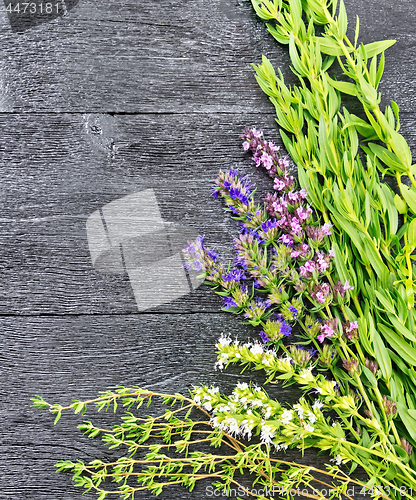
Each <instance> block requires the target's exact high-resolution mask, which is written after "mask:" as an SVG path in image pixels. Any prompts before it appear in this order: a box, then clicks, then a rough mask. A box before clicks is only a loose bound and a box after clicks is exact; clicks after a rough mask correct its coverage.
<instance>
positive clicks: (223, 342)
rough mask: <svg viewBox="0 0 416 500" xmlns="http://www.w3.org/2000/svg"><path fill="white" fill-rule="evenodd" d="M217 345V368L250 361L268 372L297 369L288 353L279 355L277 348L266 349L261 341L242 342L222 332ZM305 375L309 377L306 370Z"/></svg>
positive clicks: (286, 371) (284, 371) (285, 371)
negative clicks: (282, 355) (283, 355)
mask: <svg viewBox="0 0 416 500" xmlns="http://www.w3.org/2000/svg"><path fill="white" fill-rule="evenodd" d="M216 347H217V349H218V359H217V362H216V363H215V369H219V370H222V369H223V368H224V367H225V365H226V364H227V363H233V362H234V363H236V362H249V363H253V364H255V365H256V368H259V369H260V368H263V369H264V370H266V371H267V372H271V371H276V372H281V373H288V372H292V373H294V370H295V367H294V364H293V361H292V359H291V358H290V357H289V356H288V355H286V356H285V357H278V356H277V354H276V351H275V350H271V349H266V348H265V347H264V345H262V344H260V343H259V342H246V343H245V344H240V343H239V342H238V340H235V341H234V342H233V341H232V340H231V338H230V337H229V336H225V335H224V334H221V336H220V338H219V339H218V342H217V344H216ZM305 376H307V377H308V378H309V375H307V374H306V372H305V374H303V375H302V377H305Z"/></svg>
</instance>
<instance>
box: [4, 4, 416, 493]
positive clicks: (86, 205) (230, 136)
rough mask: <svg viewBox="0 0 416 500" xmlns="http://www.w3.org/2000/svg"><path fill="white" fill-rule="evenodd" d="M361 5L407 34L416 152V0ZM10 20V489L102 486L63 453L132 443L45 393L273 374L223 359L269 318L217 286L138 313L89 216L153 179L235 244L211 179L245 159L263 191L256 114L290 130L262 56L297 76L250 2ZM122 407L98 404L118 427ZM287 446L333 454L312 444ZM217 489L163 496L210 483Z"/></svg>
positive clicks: (399, 95)
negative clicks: (95, 258)
mask: <svg viewBox="0 0 416 500" xmlns="http://www.w3.org/2000/svg"><path fill="white" fill-rule="evenodd" d="M345 3H346V7H347V12H348V15H349V19H350V28H353V26H354V16H355V15H356V14H358V15H359V16H360V19H361V34H362V40H363V41H364V43H368V42H371V41H374V40H381V39H386V38H395V39H397V43H396V45H395V46H393V47H392V48H391V49H389V51H388V53H387V56H386V71H385V75H384V78H383V80H382V83H381V87H380V90H381V91H382V94H383V100H382V102H383V104H387V103H388V102H389V101H390V100H391V99H394V100H395V101H396V102H397V103H398V104H399V106H400V108H401V111H402V131H403V133H404V135H405V137H406V139H407V140H408V141H409V145H410V146H411V149H412V152H413V155H414V156H415V154H416V138H415V132H414V131H415V121H416V113H415V112H414V105H415V97H414V96H415V92H414V87H415V80H414V73H415V67H416V56H415V52H414V50H413V49H414V45H415V42H416V36H415V34H414V32H415V30H414V27H415V22H416V14H415V12H414V6H413V4H414V2H413V0H401V2H399V3H397V2H396V3H395V4H394V6H393V4H392V3H391V2H389V1H388V0H377V1H376V0H369V1H367V2H361V1H359V0H346V2H345ZM0 29H1V33H0V50H1V57H0V130H1V142H0V176H1V179H2V182H1V186H0V241H1V244H2V254H1V260H0V269H1V273H0V294H1V297H2V300H1V301H0V324H1V332H2V333H1V335H0V361H1V363H0V380H1V382H0V398H1V401H2V405H1V409H0V422H1V423H2V433H1V436H0V478H1V481H0V482H1V488H0V500H77V499H78V498H79V499H80V498H86V499H87V500H89V499H91V500H92V499H94V498H96V497H95V495H93V494H87V495H85V496H84V497H81V491H79V490H77V489H76V488H74V487H73V486H72V482H71V478H70V476H69V475H66V474H55V473H54V467H53V464H54V463H55V462H56V461H57V460H59V459H62V458H68V459H78V458H79V459H83V460H86V461H88V460H91V459H93V458H95V457H97V456H98V457H102V458H106V457H108V458H110V457H112V456H116V452H109V451H108V450H106V449H105V448H104V447H103V446H101V445H100V444H99V442H97V441H96V440H89V439H87V438H85V437H83V436H82V435H81V434H80V433H79V432H78V431H77V430H76V429H75V426H76V425H77V424H78V423H80V421H81V418H80V417H76V416H73V415H66V416H65V417H63V418H62V419H61V421H60V422H59V425H58V426H56V427H54V426H53V422H52V418H51V415H49V414H48V413H46V412H43V413H42V412H40V411H37V410H34V409H32V408H31V407H30V401H29V399H30V397H32V396H33V395H34V394H36V393H39V394H42V395H43V396H44V397H45V398H46V399H49V400H51V401H54V402H55V401H60V402H66V401H69V400H71V399H73V398H77V399H78V398H88V397H90V396H94V395H95V394H96V393H97V392H99V391H101V390H105V389H108V388H114V387H115V386H116V385H117V384H125V385H132V384H140V385H143V386H146V387H149V388H152V389H155V390H156V389H159V390H161V391H162V390H163V391H166V392H167V391H182V392H183V391H186V390H187V389H188V388H189V387H190V386H191V385H192V384H196V383H210V382H214V383H215V384H217V385H220V387H221V389H223V390H224V391H227V390H231V388H232V387H233V384H235V383H236V382H237V381H238V380H241V381H243V380H245V381H249V380H253V381H255V382H257V383H261V382H262V381H263V375H262V374H261V373H257V374H252V373H246V374H245V375H240V374H239V371H238V370H237V369H229V370H227V371H226V372H224V373H218V372H215V371H214V370H213V363H214V361H215V353H214V344H215V340H216V338H217V337H218V335H219V334H220V332H222V331H226V332H232V333H233V334H238V335H239V337H240V338H242V339H244V338H246V337H247V336H251V337H253V336H255V335H256V332H255V331H253V329H251V328H248V327H247V326H244V325H242V323H241V321H240V320H239V319H238V318H235V317H233V316H230V315H227V314H226V313H219V312H218V311H219V307H220V304H221V301H220V300H219V298H218V297H216V296H215V295H214V294H213V292H212V291H211V290H209V289H208V288H207V287H200V288H199V289H198V290H197V291H196V292H194V293H192V294H190V295H188V296H186V297H183V298H181V299H177V300H176V301H174V302H172V303H170V304H167V305H164V306H159V307H158V308H156V309H154V310H151V311H146V312H145V313H141V314H138V312H137V306H136V303H135V300H134V296H133V293H132V289H131V286H130V283H129V280H128V277H127V275H110V274H106V273H100V272H98V271H96V270H95V269H94V268H93V266H92V262H91V257H90V254H89V249H88V242H87V235H86V227H85V225H86V220H87V218H88V216H89V215H90V214H91V213H92V212H94V211H95V210H97V209H99V208H101V207H102V206H103V205H105V204H106V203H109V202H111V201H113V200H116V199H118V198H121V197H123V196H125V195H128V194H132V193H134V192H137V191H140V190H144V189H148V188H152V189H154V190H155V192H156V194H157V198H158V202H159V205H160V208H161V212H162V216H163V218H164V220H166V221H168V222H172V223H181V224H186V225H189V226H190V227H192V228H195V229H196V230H198V232H200V233H202V234H205V235H206V240H207V242H208V243H209V244H211V245H215V246H217V247H218V248H219V250H220V251H221V253H222V254H223V255H224V256H227V255H229V254H230V248H229V247H230V244H231V242H232V236H233V234H235V232H236V223H235V221H232V220H231V219H230V218H229V217H228V216H227V215H225V214H224V213H223V211H222V210H221V208H220V206H221V205H220V203H219V202H217V201H215V200H214V199H213V198H212V197H210V196H209V187H210V185H211V183H212V181H213V179H214V178H215V176H216V175H217V172H218V169H219V168H220V167H221V168H228V167H230V166H234V167H235V166H237V167H238V168H239V169H240V170H241V171H242V172H244V173H250V175H251V178H252V180H253V181H255V182H256V183H257V184H258V187H259V190H258V197H259V198H261V196H262V195H264V194H265V193H266V192H267V190H268V189H270V181H269V179H268V178H267V177H266V176H265V175H264V174H263V173H261V172H257V171H256V170H255V168H254V167H253V166H252V165H251V164H250V161H249V159H248V158H247V156H246V155H245V154H244V153H243V152H242V150H241V147H240V141H239V139H238V135H239V133H240V132H241V130H242V128H243V127H244V126H245V125H257V126H260V127H263V128H264V129H265V131H266V133H267V134H268V135H269V136H270V137H272V136H273V137H274V138H276V136H277V133H276V130H275V124H274V112H273V109H272V107H271V105H270V103H269V102H268V100H267V99H266V97H265V96H264V95H263V94H262V93H261V91H260V90H259V88H258V87H257V84H256V82H255V78H254V74H253V70H252V68H251V66H250V64H251V63H258V62H260V61H261V55H262V54H266V55H267V56H268V57H269V58H270V59H271V60H272V62H273V64H274V65H275V66H276V67H281V69H282V71H283V74H284V75H285V78H286V80H287V81H288V82H289V83H290V82H294V81H295V80H294V77H293V75H292V74H291V73H290V70H289V57H288V53H287V50H286V48H282V47H278V46H277V45H276V44H275V43H274V42H273V40H272V39H271V38H270V37H269V36H268V35H267V33H266V30H265V28H264V26H263V24H262V23H261V22H259V21H258V20H257V19H256V18H255V16H254V14H253V13H252V11H251V8H250V6H249V3H248V2H246V1H244V0H212V1H210V2H206V1H204V0H185V1H180V0H161V1H158V2H154V1H151V0H141V1H140V2H137V0H124V1H122V2H120V1H116V0H107V1H105V2H96V1H93V0H80V3H79V4H78V6H77V7H76V8H75V9H74V10H73V11H71V12H70V14H69V16H68V17H66V18H60V19H59V20H56V21H54V22H51V23H49V24H45V25H41V26H39V27H37V28H34V29H32V30H28V31H26V32H25V33H24V34H19V35H18V34H14V33H12V32H11V30H10V27H9V26H8V21H7V16H6V13H5V12H4V10H3V9H2V8H0ZM346 102H347V104H348V105H349V107H351V109H353V110H357V109H358V107H357V105H356V104H355V103H354V101H353V100H348V101H346ZM268 390H269V392H270V394H272V395H273V396H275V397H278V398H279V399H280V400H282V401H285V402H289V403H290V402H293V401H295V399H296V396H297V393H296V391H294V389H293V387H291V388H288V389H284V390H282V389H281V388H280V387H277V386H269V387H268ZM87 417H88V418H91V419H93V416H90V415H87ZM115 418H116V417H114V415H111V414H109V415H98V416H96V417H94V419H95V420H97V421H98V422H103V423H106V424H107V425H111V423H114V422H115ZM287 456H288V458H289V459H294V458H296V459H297V460H300V461H301V462H303V463H305V464H313V465H316V466H320V465H322V464H323V463H325V462H326V461H327V460H328V457H327V456H326V455H321V456H317V454H316V453H315V452H314V451H313V450H308V451H307V452H306V453H305V455H304V457H299V453H297V452H296V451H291V452H290V453H289V454H288V455H287ZM204 488H205V485H203V486H198V487H197V489H196V491H195V492H194V493H192V494H189V493H187V492H186V491H185V490H183V489H181V488H174V489H172V490H166V492H164V493H163V494H162V495H161V497H159V498H162V499H166V500H167V499H173V500H179V499H198V500H199V499H204V498H207V496H206V492H205V490H204ZM138 498H143V499H148V498H150V495H149V494H148V493H146V492H144V493H143V494H142V495H140V496H139V497H138ZM354 498H356V499H357V500H359V499H360V498H363V497H362V496H361V495H359V494H358V493H357V494H355V495H354Z"/></svg>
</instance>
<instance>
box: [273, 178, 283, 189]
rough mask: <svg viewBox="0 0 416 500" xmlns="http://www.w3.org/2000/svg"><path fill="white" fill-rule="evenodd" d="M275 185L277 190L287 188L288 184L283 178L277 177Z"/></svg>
mask: <svg viewBox="0 0 416 500" xmlns="http://www.w3.org/2000/svg"><path fill="white" fill-rule="evenodd" d="M273 187H274V189H275V190H276V191H283V190H284V189H285V187H286V184H285V183H284V182H283V181H282V180H280V179H277V178H276V179H275V180H274V186H273Z"/></svg>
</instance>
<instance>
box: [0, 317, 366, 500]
mask: <svg viewBox="0 0 416 500" xmlns="http://www.w3.org/2000/svg"><path fill="white" fill-rule="evenodd" d="M0 325H1V331H2V336H1V339H0V352H1V353H2V354H1V361H2V362H1V369H0V371H1V380H2V384H1V400H2V407H1V409H0V420H1V422H2V435H1V441H0V475H1V477H2V488H1V490H0V499H2V500H6V499H11V498H18V499H19V500H20V499H22V500H23V499H27V500H52V499H53V500H57V499H59V500H69V499H71V500H74V499H75V498H79V497H80V494H81V492H80V490H77V489H76V488H74V487H73V486H72V483H71V478H70V476H69V475H67V474H55V472H54V467H53V465H54V463H56V461H57V460H60V459H70V460H78V459H80V460H84V461H90V460H92V459H94V458H102V459H111V458H112V457H116V456H119V451H109V450H107V449H106V448H105V447H104V446H102V445H101V444H100V442H99V441H98V440H90V439H88V438H86V437H84V436H82V434H81V433H80V432H79V431H78V430H77V429H76V425H78V424H79V423H81V422H82V421H83V420H92V421H95V422H98V424H99V425H102V426H103V427H105V428H107V426H111V425H113V424H114V423H116V421H117V418H118V417H117V416H114V414H113V413H112V412H110V413H109V414H103V415H101V414H98V415H97V414H96V413H95V412H94V411H88V413H87V414H86V415H85V416H84V417H82V416H79V415H78V416H75V415H71V414H69V413H68V414H63V416H62V418H61V420H60V422H59V423H58V424H57V425H56V426H55V427H54V426H53V417H52V415H50V414H49V413H48V412H46V411H40V410H37V409H34V408H31V407H30V401H29V400H30V398H31V397H33V396H34V395H35V394H40V395H42V396H43V397H44V398H45V399H46V400H47V401H49V402H60V403H62V404H66V403H68V402H69V401H71V400H72V399H88V398H90V397H95V396H96V395H97V393H98V392H99V391H101V390H107V389H112V388H115V387H116V385H118V384H120V385H125V386H133V385H140V386H142V387H145V388H149V389H153V390H156V391H159V392H165V393H168V392H182V393H186V392H187V390H188V388H190V387H191V385H193V384H211V383H213V384H214V385H218V386H219V387H220V389H221V390H222V391H224V392H228V391H231V390H232V388H233V386H234V385H235V384H236V382H237V381H246V382H249V381H253V382H256V383H259V384H260V383H262V382H263V381H264V374H262V373H260V372H257V373H250V372H248V371H247V372H246V373H244V374H243V375H241V374H239V370H238V369H237V368H229V369H227V370H226V371H225V372H214V370H213V363H214V362H215V353H214V349H215V347H214V345H215V342H216V340H217V338H218V337H219V335H220V333H221V332H229V333H232V335H233V336H234V335H235V336H238V338H239V339H240V340H242V341H245V340H246V339H247V338H255V336H256V335H255V333H253V329H252V328H251V327H249V326H247V325H242V323H241V321H240V320H239V319H238V318H236V317H234V316H232V315H227V314H225V313H220V314H212V315H209V317H208V316H207V315H206V314H193V315H186V314H182V315H171V314H167V315H166V314H158V315H154V314H143V315H141V316H140V317H138V316H133V315H130V316H117V315H109V316H97V317H91V316H78V317H68V316H67V317H61V318H56V317H49V318H35V317H20V318H1V319H0ZM267 391H268V393H269V394H270V395H271V396H273V397H275V398H277V399H279V400H280V401H281V402H283V403H293V402H294V401H295V398H296V391H294V389H293V387H290V388H282V387H281V386H280V385H269V386H267ZM156 408H159V409H160V406H158V405H157V404H156ZM151 409H152V407H151V408H150V409H146V410H145V412H144V413H149V412H150V411H151ZM286 458H288V459H289V460H295V459H296V460H300V462H301V463H313V464H314V465H315V466H322V465H323V464H324V463H325V462H327V460H328V457H327V456H325V455H321V456H319V457H318V456H317V455H316V453H315V452H314V451H311V450H307V451H306V452H305V455H304V456H303V457H301V456H300V453H299V452H298V451H296V450H291V451H289V452H288V453H287V455H286ZM204 488H205V485H204V486H201V487H199V488H198V489H197V490H196V492H195V493H194V494H193V495H188V494H187V493H186V492H185V491H184V490H183V489H174V490H173V493H172V492H171V491H170V490H169V489H167V490H166V492H165V493H164V494H163V495H162V496H161V498H162V499H169V498H172V499H174V500H178V499H180V498H183V499H185V498H190V499H191V498H205V490H204ZM83 498H87V499H91V500H92V499H93V498H96V497H95V495H93V494H89V495H86V496H85V497H83ZM138 498H143V499H148V498H150V495H149V494H148V493H145V492H144V493H142V494H140V495H139V496H138ZM354 498H360V497H359V496H356V497H354Z"/></svg>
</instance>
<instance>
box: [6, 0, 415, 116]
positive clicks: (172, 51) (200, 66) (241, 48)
mask: <svg viewBox="0 0 416 500" xmlns="http://www.w3.org/2000/svg"><path fill="white" fill-rule="evenodd" d="M139 5H140V6H139ZM346 6H347V11H348V14H349V18H350V24H351V26H353V25H354V19H355V15H356V14H358V15H359V16H360V17H361V33H362V40H363V41H364V42H370V41H375V40H379V39H380V38H381V39H385V38H394V39H397V40H398V43H397V44H396V45H395V46H394V47H392V48H391V49H389V51H388V55H387V64H386V72H385V77H384V80H383V86H382V90H383V94H384V99H385V102H388V101H389V100H391V99H395V100H397V102H398V104H399V106H400V107H401V108H402V109H403V110H404V111H411V110H412V109H414V105H415V97H414V95H415V93H414V78H413V75H414V72H415V67H416V55H415V52H414V50H413V46H414V35H413V31H414V30H413V27H414V22H415V13H414V8H413V1H412V0H403V1H402V2H400V6H399V7H397V8H396V6H395V7H394V8H393V7H392V6H391V2H389V1H388V0H382V1H377V2H376V1H375V0H372V1H371V2H365V3H363V2H360V1H359V0H349V1H346ZM1 15H2V18H1V20H0V22H1V25H0V27H1V31H2V35H1V37H0V50H1V53H2V54H3V60H2V62H1V66H0V69H1V75H2V76H1V88H2V97H1V103H0V110H1V111H7V112H9V111H22V112H27V111H53V112H63V111H78V112H85V111H90V112H103V111H105V112H130V113H155V112H161V113H179V114H180V113H182V114H183V113H190V112H218V111H221V112H228V113H238V112H241V111H244V110H246V111H266V112H267V104H266V103H265V100H264V99H263V96H262V95H261V92H260V91H259V90H258V88H257V85H256V83H255V80H254V76H253V71H252V69H251V67H250V64H251V63H258V62H260V60H261V55H262V54H263V53H264V54H266V55H267V56H268V57H270V58H271V59H272V61H273V62H274V63H275V64H276V66H280V67H281V68H282V70H283V73H284V74H285V75H287V76H288V79H289V80H291V79H292V80H293V78H292V77H291V76H290V71H289V59H288V55H287V52H286V49H284V48H281V47H278V46H277V45H276V44H275V43H274V41H273V40H272V39H271V37H270V36H269V35H268V34H267V31H266V29H265V27H264V26H263V25H262V24H261V23H260V22H259V21H257V20H256V18H255V16H254V14H253V12H252V10H251V7H250V5H249V4H248V2H242V1H241V0H239V1H237V2H229V1H228V0H213V1H211V2H209V3H207V2H205V1H204V0H197V1H192V2H191V1H187V2H176V1H169V0H163V1H161V2H152V1H151V0H146V1H143V2H140V4H137V2H135V1H133V0H129V1H126V2H123V3H122V4H120V2H117V1H116V0H111V1H107V2H94V1H93V0H83V1H81V2H80V3H79V4H78V6H77V7H76V8H75V9H74V10H72V11H71V12H70V14H69V16H68V17H66V18H59V19H58V20H56V21H53V22H51V23H48V24H44V25H41V26H39V27H37V28H34V29H32V30H28V31H26V32H25V33H23V34H15V33H12V32H11V29H10V27H9V26H8V21H7V16H6V15H5V12H3V11H2V14H1ZM398 84H399V87H400V91H399V89H398Z"/></svg>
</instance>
